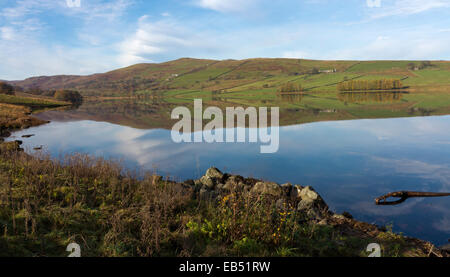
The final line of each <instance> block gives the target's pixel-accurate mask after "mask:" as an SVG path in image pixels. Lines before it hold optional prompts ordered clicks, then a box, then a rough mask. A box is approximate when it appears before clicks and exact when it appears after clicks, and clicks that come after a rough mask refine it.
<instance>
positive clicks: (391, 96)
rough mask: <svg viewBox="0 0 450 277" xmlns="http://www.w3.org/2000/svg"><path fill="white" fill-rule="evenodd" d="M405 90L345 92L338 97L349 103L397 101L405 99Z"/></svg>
mask: <svg viewBox="0 0 450 277" xmlns="http://www.w3.org/2000/svg"><path fill="white" fill-rule="evenodd" d="M403 94H404V92H343V93H338V95H337V98H338V99H339V100H340V101H342V102H347V103H363V102H378V103H395V102H399V101H401V100H402V99H403Z"/></svg>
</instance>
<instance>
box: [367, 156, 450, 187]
mask: <svg viewBox="0 0 450 277" xmlns="http://www.w3.org/2000/svg"><path fill="white" fill-rule="evenodd" d="M372 159H373V160H374V161H378V162H380V163H381V164H382V165H383V166H384V167H388V168H391V169H394V170H395V171H396V172H397V173H400V174H408V175H411V174H414V175H418V177H420V178H422V179H425V180H432V181H438V182H439V183H441V184H442V188H441V190H440V191H441V192H447V191H448V190H450V165H449V164H431V163H426V162H423V161H417V160H410V159H388V158H382V157H372Z"/></svg>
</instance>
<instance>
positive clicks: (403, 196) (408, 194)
mask: <svg viewBox="0 0 450 277" xmlns="http://www.w3.org/2000/svg"><path fill="white" fill-rule="evenodd" d="M444 196H450V193H440V192H414V191H397V192H391V193H388V194H386V195H383V196H381V197H378V198H377V199H375V203H376V204H377V205H398V204H401V203H403V202H405V201H406V200H407V199H408V198H417V197H444ZM391 197H394V198H400V199H399V200H397V201H386V200H387V199H388V198H391Z"/></svg>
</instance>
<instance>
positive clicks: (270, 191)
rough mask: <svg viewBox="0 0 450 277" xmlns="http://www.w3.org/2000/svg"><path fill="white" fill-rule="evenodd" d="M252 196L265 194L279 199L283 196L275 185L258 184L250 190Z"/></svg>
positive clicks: (281, 191)
mask: <svg viewBox="0 0 450 277" xmlns="http://www.w3.org/2000/svg"><path fill="white" fill-rule="evenodd" d="M251 192H252V193H254V194H266V195H271V196H275V197H279V196H281V195H282V194H283V190H282V189H281V187H280V186H279V185H278V184H277V183H266V182H258V183H256V184H255V186H254V187H253V188H252V189H251Z"/></svg>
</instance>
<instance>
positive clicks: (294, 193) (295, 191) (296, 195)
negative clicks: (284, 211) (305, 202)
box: [291, 185, 303, 200]
mask: <svg viewBox="0 0 450 277" xmlns="http://www.w3.org/2000/svg"><path fill="white" fill-rule="evenodd" d="M302 190H303V187H302V186H300V185H295V186H293V187H292V190H291V198H292V199H294V200H301V198H300V193H301V191H302Z"/></svg>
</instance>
